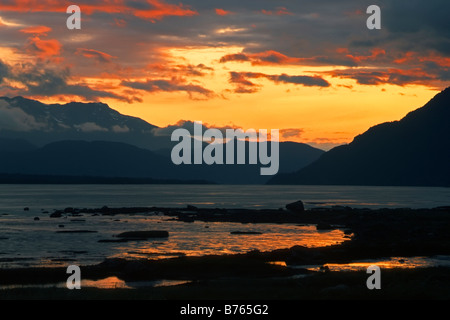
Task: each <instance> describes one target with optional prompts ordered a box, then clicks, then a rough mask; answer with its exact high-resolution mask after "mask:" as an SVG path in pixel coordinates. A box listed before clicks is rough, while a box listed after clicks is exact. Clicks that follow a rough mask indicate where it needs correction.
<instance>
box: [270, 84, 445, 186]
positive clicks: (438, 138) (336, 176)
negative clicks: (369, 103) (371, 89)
mask: <svg viewBox="0 0 450 320" xmlns="http://www.w3.org/2000/svg"><path fill="white" fill-rule="evenodd" d="M449 163H450V88H447V89H445V90H443V91H442V92H440V93H438V94H437V95H436V96H435V97H434V98H432V99H431V100H430V101H429V102H428V103H426V104H425V105H424V106H423V107H421V108H418V109H416V110H414V111H411V112H409V113H408V114H407V115H405V117H403V118H402V119H401V120H399V121H393V122H385V123H381V124H378V125H376V126H373V127H371V128H370V129H368V130H367V131H366V132H364V133H363V134H361V135H358V136H356V137H355V138H354V140H353V141H352V142H351V143H350V144H348V145H344V146H339V147H336V148H333V149H331V150H330V151H328V152H326V153H325V154H323V155H322V156H321V157H320V158H319V159H318V160H316V161H315V162H313V163H311V164H310V165H308V166H306V167H304V168H302V169H300V170H298V171H296V172H294V173H291V174H279V175H277V176H275V177H273V178H272V179H271V180H269V182H268V184H319V185H325V184H329V185H398V186H403V185H406V186H450V168H449V165H448V164H449Z"/></svg>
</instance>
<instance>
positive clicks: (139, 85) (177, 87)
mask: <svg viewBox="0 0 450 320" xmlns="http://www.w3.org/2000/svg"><path fill="white" fill-rule="evenodd" d="M121 85H122V86H125V87H129V88H132V89H136V90H144V91H147V92H161V91H163V92H176V91H184V92H187V93H188V94H189V96H190V97H191V98H194V96H193V95H192V94H194V93H197V94H200V95H201V96H204V97H210V96H212V95H213V94H214V93H213V92H212V91H211V90H208V89H206V88H203V87H201V86H199V85H194V84H190V83H185V82H184V81H183V80H178V79H171V80H165V79H156V80H155V79H148V80H147V81H144V82H142V81H122V83H121Z"/></svg>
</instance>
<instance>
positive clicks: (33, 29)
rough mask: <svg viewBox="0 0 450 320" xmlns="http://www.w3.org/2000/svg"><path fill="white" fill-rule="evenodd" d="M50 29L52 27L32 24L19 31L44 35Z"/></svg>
mask: <svg viewBox="0 0 450 320" xmlns="http://www.w3.org/2000/svg"><path fill="white" fill-rule="evenodd" d="M50 31H52V28H50V27H47V26H32V27H28V28H24V29H21V30H20V32H23V33H33V34H42V35H46V34H47V33H48V32H50Z"/></svg>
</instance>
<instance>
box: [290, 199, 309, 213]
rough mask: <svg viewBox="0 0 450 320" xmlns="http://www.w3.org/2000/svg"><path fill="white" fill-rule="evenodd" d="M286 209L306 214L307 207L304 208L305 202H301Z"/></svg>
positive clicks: (291, 204) (294, 203)
mask: <svg viewBox="0 0 450 320" xmlns="http://www.w3.org/2000/svg"><path fill="white" fill-rule="evenodd" d="M286 209H288V210H289V211H292V212H295V213H303V212H305V207H304V206H303V201H301V200H299V201H296V202H293V203H289V204H287V205H286Z"/></svg>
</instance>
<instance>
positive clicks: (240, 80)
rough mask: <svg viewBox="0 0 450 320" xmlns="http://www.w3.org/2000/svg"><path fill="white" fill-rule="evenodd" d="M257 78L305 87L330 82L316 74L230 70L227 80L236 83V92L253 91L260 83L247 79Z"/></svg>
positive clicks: (318, 85)
mask: <svg viewBox="0 0 450 320" xmlns="http://www.w3.org/2000/svg"><path fill="white" fill-rule="evenodd" d="M258 78H265V79H268V80H270V81H273V82H275V83H277V84H279V83H284V84H295V85H302V86H305V87H313V86H315V87H329V86H330V84H329V83H328V82H327V81H326V80H324V79H323V78H321V77H318V76H314V77H311V76H303V75H298V76H297V75H295V76H291V75H287V74H280V75H270V74H264V73H256V72H230V80H229V81H230V83H232V84H235V85H237V88H236V90H235V92H236V93H254V92H256V91H257V88H258V87H260V85H257V84H255V83H253V82H251V81H250V80H248V79H258Z"/></svg>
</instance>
